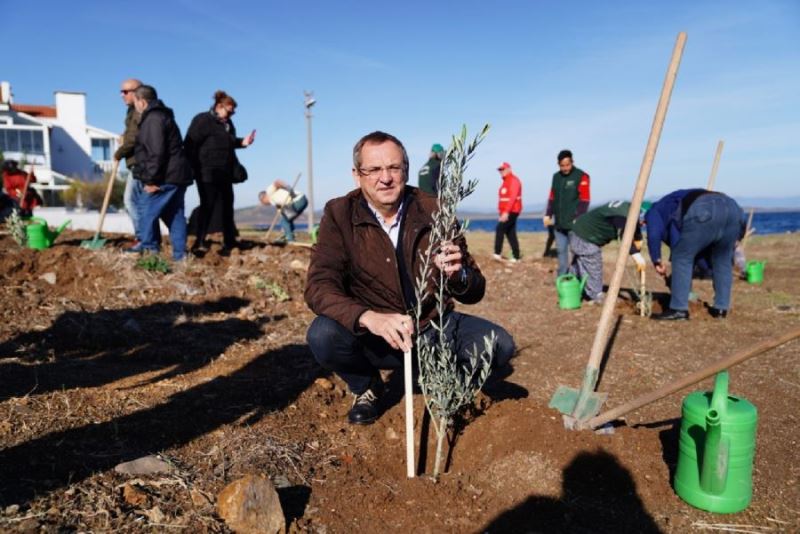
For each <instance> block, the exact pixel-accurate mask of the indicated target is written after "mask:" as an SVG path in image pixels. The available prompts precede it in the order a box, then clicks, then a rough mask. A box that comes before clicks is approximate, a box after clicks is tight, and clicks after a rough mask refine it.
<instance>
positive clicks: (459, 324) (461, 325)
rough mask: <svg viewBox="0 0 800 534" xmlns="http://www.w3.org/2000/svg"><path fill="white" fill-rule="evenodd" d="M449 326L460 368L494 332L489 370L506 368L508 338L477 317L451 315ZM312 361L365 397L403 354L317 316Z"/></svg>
mask: <svg viewBox="0 0 800 534" xmlns="http://www.w3.org/2000/svg"><path fill="white" fill-rule="evenodd" d="M448 318H449V323H448V325H447V328H446V329H445V334H446V336H447V339H449V340H451V341H452V340H455V345H454V346H453V348H454V351H455V353H456V355H457V356H456V357H457V359H458V361H459V363H461V364H467V363H468V362H469V358H470V352H471V351H472V349H473V345H476V346H477V348H478V350H479V351H481V350H483V347H484V344H483V336H485V335H490V334H491V332H492V331H494V332H495V334H496V336H497V338H496V340H495V344H494V357H493V358H492V370H494V369H500V368H503V367H505V366H506V365H507V364H508V361H509V360H510V359H511V357H512V356H513V355H514V351H515V350H516V347H515V346H514V340H513V339H512V338H511V335H510V334H509V333H508V332H506V331H505V329H503V328H502V327H500V326H497V325H495V324H493V323H491V322H489V321H487V320H485V319H481V318H480V317H473V316H471V315H465V314H463V313H458V312H455V311H454V312H450V314H449V315H448ZM422 335H423V336H429V337H431V338H432V337H433V336H435V335H436V332H435V331H434V329H433V328H428V329H427V330H426V331H424V332H423V333H422ZM306 339H307V340H308V344H309V346H310V347H311V352H312V353H313V354H314V358H315V359H316V360H317V362H318V363H319V364H320V365H321V366H322V367H323V368H325V369H327V370H329V371H334V372H335V373H336V374H338V375H339V376H340V377H341V378H342V380H344V381H345V382H346V383H347V386H348V387H349V388H350V391H351V392H352V393H355V394H356V395H360V394H362V393H364V392H365V391H366V390H367V389H368V388H369V385H370V382H371V381H372V380H373V379H374V378H376V377H377V376H378V369H398V368H402V367H403V352H402V351H399V350H395V349H393V348H392V347H390V346H389V344H388V343H386V341H384V340H383V338H381V337H378V336H375V335H373V334H371V333H369V332H367V333H365V334H361V335H354V334H353V333H352V332H350V331H349V330H348V329H347V328H345V327H344V326H342V325H341V324H339V323H338V322H336V321H334V320H333V319H330V318H328V317H325V316H324V315H319V316H317V318H316V319H314V321H313V322H312V323H311V326H310V327H309V329H308V334H307V335H306Z"/></svg>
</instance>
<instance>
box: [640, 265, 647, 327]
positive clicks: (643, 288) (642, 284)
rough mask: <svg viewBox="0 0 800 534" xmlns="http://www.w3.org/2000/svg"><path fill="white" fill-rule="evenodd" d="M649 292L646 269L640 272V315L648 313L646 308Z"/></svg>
mask: <svg viewBox="0 0 800 534" xmlns="http://www.w3.org/2000/svg"><path fill="white" fill-rule="evenodd" d="M646 293H647V282H646V280H645V274H644V269H642V270H641V272H640V273H639V315H640V316H641V317H644V316H645V315H647V313H645V309H644V301H645V294H646Z"/></svg>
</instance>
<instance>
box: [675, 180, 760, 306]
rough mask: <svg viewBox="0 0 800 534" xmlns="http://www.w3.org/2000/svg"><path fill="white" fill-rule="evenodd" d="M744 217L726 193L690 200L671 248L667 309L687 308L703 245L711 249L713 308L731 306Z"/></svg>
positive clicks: (740, 209)
mask: <svg viewBox="0 0 800 534" xmlns="http://www.w3.org/2000/svg"><path fill="white" fill-rule="evenodd" d="M743 217H744V213H743V212H742V208H740V207H739V205H738V204H737V203H736V202H735V201H734V200H733V199H731V198H729V197H727V196H725V195H721V194H706V195H703V196H701V197H699V198H698V199H697V200H695V201H694V203H692V205H691V206H690V207H689V210H688V211H687V212H686V215H684V217H683V229H682V230H681V237H680V239H678V243H677V244H676V245H675V247H674V248H673V249H672V286H671V287H670V291H671V292H672V296H671V297H670V302H669V306H670V308H672V309H673V310H684V311H685V310H688V309H689V291H690V290H691V288H692V269H693V267H694V260H695V257H697V255H698V254H699V253H700V252H702V251H703V250H704V249H705V248H706V247H709V250H710V251H711V254H710V257H711V270H712V275H711V278H712V280H713V283H714V307H715V308H717V309H718V310H727V309H728V308H730V303H731V285H732V284H733V250H734V247H735V246H736V240H737V239H738V237H739V233H740V232H741V229H742V220H743Z"/></svg>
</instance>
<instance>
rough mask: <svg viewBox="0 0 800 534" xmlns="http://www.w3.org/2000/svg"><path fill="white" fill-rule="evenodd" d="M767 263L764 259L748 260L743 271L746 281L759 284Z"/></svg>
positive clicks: (762, 278)
mask: <svg viewBox="0 0 800 534" xmlns="http://www.w3.org/2000/svg"><path fill="white" fill-rule="evenodd" d="M766 264H767V262H765V261H748V262H747V265H745V269H744V272H745V274H746V276H747V282H748V283H750V284H760V283H761V282H763V281H764V266H765V265H766Z"/></svg>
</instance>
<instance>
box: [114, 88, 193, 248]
mask: <svg viewBox="0 0 800 534" xmlns="http://www.w3.org/2000/svg"><path fill="white" fill-rule="evenodd" d="M134 95H135V96H134V106H135V107H136V111H138V112H139V114H140V115H141V120H140V122H139V132H138V133H137V134H136V144H135V146H134V156H135V158H136V165H135V167H134V177H135V178H136V179H137V180H139V181H141V182H142V186H143V187H142V188H143V189H144V195H143V197H142V199H141V207H140V209H141V212H140V216H141V221H140V227H139V228H140V232H141V244H140V246H139V247H136V248H134V249H128V250H133V251H137V252H138V251H149V252H155V253H158V251H159V249H160V245H161V232H160V230H159V224H158V221H159V219H161V220H163V221H164V224H166V225H167V228H169V237H170V241H172V259H174V260H176V261H180V260H182V259H183V258H184V257H185V255H186V217H185V216H184V213H183V198H184V195H185V194H186V188H187V187H188V186H189V185H191V183H192V170H191V167H190V166H189V164H188V162H187V160H186V157H185V156H184V153H183V139H182V138H181V131H180V129H179V128H178V125H177V124H176V123H175V114H174V113H173V112H172V110H171V109H169V108H168V107H166V106H165V105H164V103H163V102H162V101H161V100H159V99H158V95H157V94H156V90H155V89H154V88H153V87H151V86H149V85H141V86H139V88H138V89H136V91H135V93H134Z"/></svg>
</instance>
